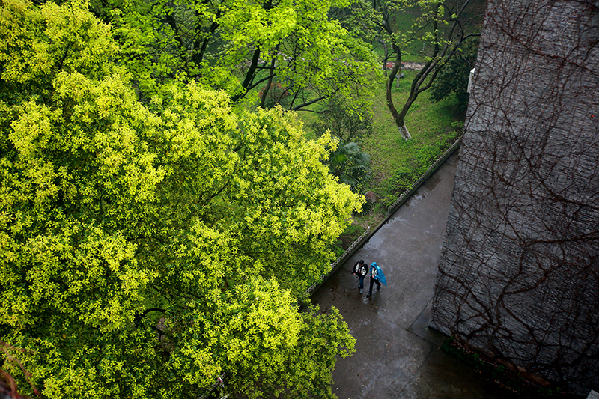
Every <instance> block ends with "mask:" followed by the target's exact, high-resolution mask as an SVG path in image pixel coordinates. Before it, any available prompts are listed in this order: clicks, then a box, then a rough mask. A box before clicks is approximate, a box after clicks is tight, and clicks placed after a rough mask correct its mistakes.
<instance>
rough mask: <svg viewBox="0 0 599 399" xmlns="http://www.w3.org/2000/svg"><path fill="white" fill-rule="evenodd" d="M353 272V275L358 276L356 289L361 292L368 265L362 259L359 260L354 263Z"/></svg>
mask: <svg viewBox="0 0 599 399" xmlns="http://www.w3.org/2000/svg"><path fill="white" fill-rule="evenodd" d="M353 273H354V276H358V289H359V290H360V294H361V293H362V292H363V289H364V277H366V275H367V274H368V265H367V264H366V263H364V261H363V260H360V261H359V262H358V263H356V264H355V265H354V270H353Z"/></svg>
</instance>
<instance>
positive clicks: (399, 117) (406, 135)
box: [386, 45, 412, 141]
mask: <svg viewBox="0 0 599 399" xmlns="http://www.w3.org/2000/svg"><path fill="white" fill-rule="evenodd" d="M394 47H396V46H395V45H394ZM395 50H396V52H397V59H396V60H395V66H393V69H392V70H391V74H390V75H389V78H388V79H387V92H386V98H387V107H388V108H389V112H391V115H392V116H393V119H394V120H395V124H396V125H397V128H398V129H399V134H401V137H402V138H403V139H404V140H406V141H407V140H409V139H411V138H412V136H411V135H410V132H408V129H407V128H406V123H405V116H406V113H407V109H406V107H405V106H404V109H402V112H401V114H400V113H399V112H397V109H396V108H395V105H394V104H393V93H392V90H393V82H394V81H395V76H396V75H397V72H398V71H399V68H400V67H401V50H400V49H399V48H396V49H395ZM408 108H409V107H408Z"/></svg>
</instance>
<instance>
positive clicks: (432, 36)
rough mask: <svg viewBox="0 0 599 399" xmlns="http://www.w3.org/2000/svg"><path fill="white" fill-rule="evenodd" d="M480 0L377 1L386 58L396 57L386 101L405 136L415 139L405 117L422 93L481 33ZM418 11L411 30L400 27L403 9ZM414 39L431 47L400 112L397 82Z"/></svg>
mask: <svg viewBox="0 0 599 399" xmlns="http://www.w3.org/2000/svg"><path fill="white" fill-rule="evenodd" d="M481 3H483V2H481V1H479V0H449V1H442V0H373V2H372V6H373V8H374V9H375V10H376V11H377V12H378V25H379V26H380V31H379V32H380V35H379V40H380V42H381V43H383V45H384V46H385V61H386V60H387V59H389V58H391V59H393V61H394V66H393V68H392V69H391V72H390V73H389V75H388V77H387V87H386V94H385V96H386V100H387V107H388V108H389V112H390V113H391V115H392V116H393V119H394V121H395V124H396V126H397V128H398V130H399V133H400V135H401V137H402V138H403V139H405V140H409V139H410V138H411V135H410V132H409V131H408V128H407V127H406V123H405V118H406V115H407V113H408V111H409V110H410V108H411V107H412V105H413V104H414V102H415V101H416V99H417V98H418V96H419V95H420V94H422V93H423V92H424V91H426V90H428V89H429V88H430V87H431V86H432V84H433V82H434V81H435V79H436V78H437V76H438V74H439V72H440V71H442V70H443V69H444V68H445V66H446V65H447V64H448V63H449V62H450V60H452V59H453V58H454V57H455V56H456V55H458V54H460V47H461V46H462V45H463V44H464V43H468V42H469V40H468V39H470V38H473V37H477V36H479V34H478V33H476V32H478V31H479V26H478V25H477V24H478V23H480V22H481V20H482V18H481V16H482V11H481V10H480V9H479V8H477V7H480V5H481ZM408 11H410V12H416V13H417V14H418V17H417V18H415V19H414V23H413V25H412V26H411V27H410V29H408V30H404V31H402V30H400V29H399V28H398V26H397V24H396V22H395V16H396V15H397V14H398V13H403V12H408ZM414 40H421V41H423V43H428V44H429V47H430V49H431V51H430V52H428V53H427V54H425V57H426V63H425V64H424V66H423V67H422V69H421V70H420V71H419V72H418V73H417V75H416V77H415V78H414V79H413V80H412V84H411V86H410V92H409V94H408V98H407V100H406V101H405V103H403V105H402V106H401V109H400V110H399V111H398V109H397V107H396V105H395V103H394V102H393V95H392V89H393V83H394V81H395V78H396V77H397V76H398V73H399V71H400V70H401V67H402V61H403V59H404V58H403V57H404V55H406V53H407V51H406V48H407V46H408V44H409V43H411V42H412V41H414Z"/></svg>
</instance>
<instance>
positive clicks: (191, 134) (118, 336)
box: [0, 0, 361, 398]
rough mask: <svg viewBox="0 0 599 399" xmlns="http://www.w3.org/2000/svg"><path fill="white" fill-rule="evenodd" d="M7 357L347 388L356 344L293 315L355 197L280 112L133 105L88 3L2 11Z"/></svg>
mask: <svg viewBox="0 0 599 399" xmlns="http://www.w3.org/2000/svg"><path fill="white" fill-rule="evenodd" d="M0 12H1V16H0V71H1V76H0V78H1V80H0V85H1V86H0V90H1V91H0V253H2V257H0V350H1V351H0V362H1V369H2V370H4V371H5V372H8V373H10V374H11V375H12V376H13V377H14V378H15V379H16V380H17V381H18V382H19V386H20V387H21V389H22V390H23V391H24V392H26V393H28V394H30V395H32V394H34V393H36V392H38V393H39V394H40V395H42V396H43V397H49V398H73V397H88V398H106V397H134V398H148V397H161V398H197V397H200V396H202V395H204V394H207V393H208V392H210V391H211V390H212V389H213V388H214V386H215V384H216V383H217V381H218V380H219V378H222V379H223V380H224V386H221V387H220V388H219V389H222V390H225V391H226V392H227V393H229V394H234V395H239V394H241V395H245V396H249V397H260V396H265V395H270V394H274V395H278V394H280V393H282V392H285V393H286V394H289V395H291V396H293V397H298V398H302V397H318V398H322V397H325V398H326V397H334V395H333V394H332V392H331V370H332V368H333V367H334V364H335V359H336V357H337V356H338V355H341V356H345V355H348V354H350V353H351V352H352V351H353V345H354V340H353V338H352V337H351V336H350V335H349V331H348V328H347V325H346V324H345V323H344V322H343V321H342V319H341V316H340V315H339V314H338V313H337V312H336V311H335V310H333V311H332V313H329V314H320V313H319V311H318V310H317V309H313V308H309V309H308V310H307V311H305V312H300V311H299V309H298V306H299V305H298V304H299V303H301V302H302V298H304V295H305V294H304V293H305V292H306V289H307V288H308V287H309V286H310V285H312V284H313V283H315V282H316V281H318V280H319V278H320V276H321V275H322V274H323V273H325V272H327V271H328V270H329V269H330V262H331V260H332V259H331V257H332V254H331V253H330V251H329V250H328V249H327V247H328V244H330V243H331V242H332V241H333V240H334V239H335V238H336V237H337V236H338V235H339V234H340V233H341V232H342V231H343V229H344V227H345V226H346V224H347V220H348V219H349V217H350V216H351V213H352V211H355V210H357V209H359V207H360V204H361V200H360V198H359V197H358V196H356V195H354V194H352V192H351V191H350V189H349V187H348V186H346V185H343V184H339V183H338V182H337V181H336V180H335V179H334V178H333V177H331V175H329V173H328V170H327V167H326V166H325V165H323V163H322V160H323V159H326V158H327V157H328V152H327V150H326V148H329V147H331V146H333V147H334V144H332V142H331V138H330V137H328V136H327V135H324V136H322V137H321V138H320V139H319V140H318V141H306V140H305V139H304V135H303V133H302V131H301V128H300V127H299V126H298V125H297V123H296V122H295V119H294V118H293V115H291V114H288V113H283V112H282V111H281V110H280V109H273V110H270V111H262V110H260V111H258V112H255V113H249V112H242V111H236V110H235V109H234V108H232V106H231V105H230V99H229V96H228V95H227V94H226V93H224V92H222V91H220V92H217V91H213V90H208V89H205V88H203V87H202V86H201V85H200V84H196V83H189V84H181V83H173V84H170V85H169V86H168V87H164V88H163V89H162V91H161V95H160V96H154V97H152V98H151V99H150V100H149V101H148V102H147V103H145V104H142V103H141V102H139V100H138V97H137V95H136V93H135V91H134V90H133V89H132V84H131V80H130V74H129V72H128V71H127V70H126V69H125V68H124V67H123V66H122V65H116V64H115V63H113V62H112V60H113V59H115V57H118V55H119V51H120V50H119V47H118V46H117V45H116V44H115V42H114V40H113V39H112V33H111V29H110V27H108V26H106V25H104V24H103V23H101V22H100V21H99V20H97V19H96V18H95V17H93V16H92V15H91V14H90V13H89V12H88V11H86V10H85V9H84V8H82V7H80V6H79V5H77V4H71V5H64V6H57V5H55V4H51V3H49V4H46V5H44V6H42V7H41V8H37V7H34V6H32V5H31V4H29V3H27V2H25V1H24V0H5V1H4V2H3V4H2V7H1V9H0Z"/></svg>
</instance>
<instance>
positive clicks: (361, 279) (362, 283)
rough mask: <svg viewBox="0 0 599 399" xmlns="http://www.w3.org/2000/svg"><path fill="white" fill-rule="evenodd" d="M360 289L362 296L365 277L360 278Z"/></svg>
mask: <svg viewBox="0 0 599 399" xmlns="http://www.w3.org/2000/svg"><path fill="white" fill-rule="evenodd" d="M358 281H359V284H358V288H360V294H361V293H362V290H363V289H364V276H358Z"/></svg>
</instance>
